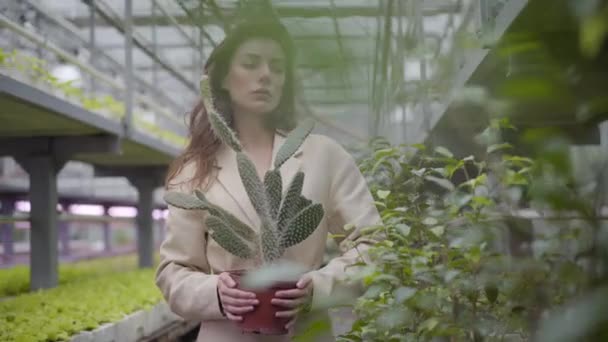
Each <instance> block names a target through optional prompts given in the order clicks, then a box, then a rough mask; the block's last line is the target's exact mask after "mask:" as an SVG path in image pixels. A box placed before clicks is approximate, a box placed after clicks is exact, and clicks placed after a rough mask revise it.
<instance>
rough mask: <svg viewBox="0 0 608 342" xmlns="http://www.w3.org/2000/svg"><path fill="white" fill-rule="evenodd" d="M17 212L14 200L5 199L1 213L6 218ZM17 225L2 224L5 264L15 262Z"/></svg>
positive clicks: (0, 227)
mask: <svg viewBox="0 0 608 342" xmlns="http://www.w3.org/2000/svg"><path fill="white" fill-rule="evenodd" d="M14 212H15V201H14V199H12V198H5V199H3V200H2V203H1V205H0V213H1V214H2V215H4V216H12V215H13V214H14ZM14 231H15V224H14V223H12V222H7V223H2V224H0V240H1V241H2V247H3V250H4V253H3V254H4V255H3V258H4V262H5V263H7V264H10V263H12V262H13V256H14V254H15V249H14V238H13V233H14Z"/></svg>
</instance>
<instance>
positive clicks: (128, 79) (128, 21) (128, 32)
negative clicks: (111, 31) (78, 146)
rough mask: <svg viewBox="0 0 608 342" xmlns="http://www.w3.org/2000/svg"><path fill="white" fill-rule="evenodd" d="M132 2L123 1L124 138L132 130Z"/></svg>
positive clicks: (130, 0)
mask: <svg viewBox="0 0 608 342" xmlns="http://www.w3.org/2000/svg"><path fill="white" fill-rule="evenodd" d="M132 12H133V2H132V0H125V72H126V75H125V87H126V88H127V89H126V91H125V111H126V113H125V118H124V123H123V125H124V131H125V136H130V135H131V132H132V130H133V18H132Z"/></svg>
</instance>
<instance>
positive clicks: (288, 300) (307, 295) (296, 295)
mask: <svg viewBox="0 0 608 342" xmlns="http://www.w3.org/2000/svg"><path fill="white" fill-rule="evenodd" d="M312 291H313V286H312V278H310V276H308V275H304V276H303V277H302V278H300V280H298V283H297V284H296V288H295V289H290V290H281V291H277V292H276V294H275V298H273V299H272V301H271V303H272V304H274V305H278V306H282V307H285V308H287V309H289V310H285V311H279V312H277V314H276V316H277V317H285V318H289V322H288V323H287V324H286V325H285V328H286V329H287V330H291V328H292V327H293V325H294V324H295V321H296V318H297V315H298V313H299V312H300V311H301V310H302V309H303V308H305V307H306V306H307V305H309V303H310V301H311V300H312Z"/></svg>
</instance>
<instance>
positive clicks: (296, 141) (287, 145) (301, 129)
mask: <svg viewBox="0 0 608 342" xmlns="http://www.w3.org/2000/svg"><path fill="white" fill-rule="evenodd" d="M313 128H314V122H313V121H312V120H306V121H304V122H303V123H301V124H300V125H298V126H297V127H296V128H295V129H294V130H293V131H291V132H290V133H289V134H288V135H287V139H285V142H284V143H283V145H282V146H281V148H280V149H279V151H278V152H277V155H276V157H275V160H274V168H275V169H278V168H280V167H281V165H283V163H285V162H286V161H287V159H289V158H291V156H293V155H294V153H296V151H297V150H298V148H300V146H301V145H302V143H303V142H304V140H306V137H308V135H309V134H310V132H312V129H313Z"/></svg>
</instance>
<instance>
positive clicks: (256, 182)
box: [236, 152, 270, 221]
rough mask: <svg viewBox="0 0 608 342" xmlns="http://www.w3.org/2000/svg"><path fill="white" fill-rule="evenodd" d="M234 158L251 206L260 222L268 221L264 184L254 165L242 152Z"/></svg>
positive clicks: (268, 214) (268, 212) (268, 213)
mask: <svg viewBox="0 0 608 342" xmlns="http://www.w3.org/2000/svg"><path fill="white" fill-rule="evenodd" d="M236 158H237V165H238V169H239V175H240V176H241V180H242V182H243V186H244V187H245V191H246V192H247V196H249V199H250V200H251V204H252V205H253V207H254V208H255V210H256V212H257V213H258V215H259V216H260V219H261V220H262V221H265V220H266V221H270V211H269V208H268V207H269V205H268V199H267V198H266V191H265V190H264V184H263V183H262V181H261V180H260V178H259V177H258V173H257V171H256V168H255V165H254V164H253V162H252V161H251V160H250V159H249V158H247V156H246V155H245V154H244V153H242V152H238V153H237V154H236Z"/></svg>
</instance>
